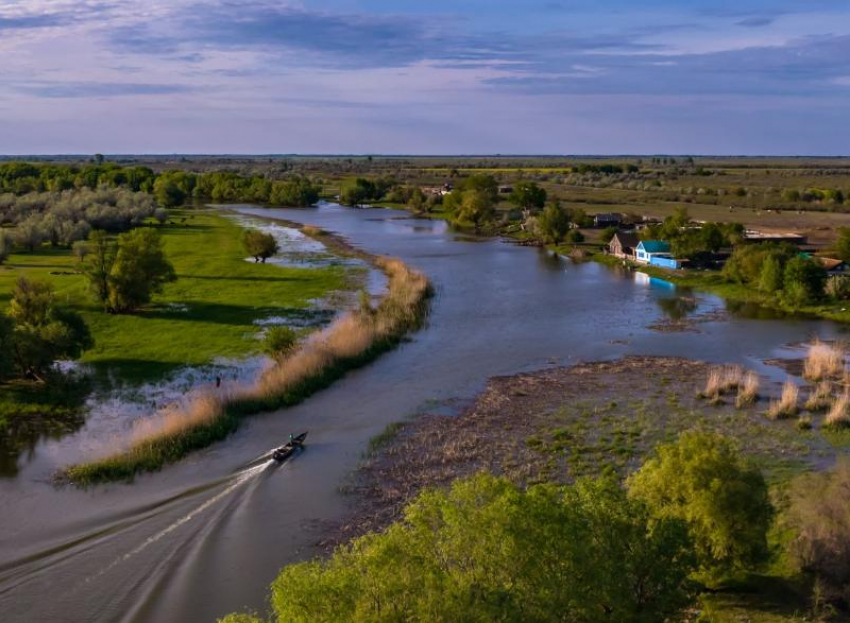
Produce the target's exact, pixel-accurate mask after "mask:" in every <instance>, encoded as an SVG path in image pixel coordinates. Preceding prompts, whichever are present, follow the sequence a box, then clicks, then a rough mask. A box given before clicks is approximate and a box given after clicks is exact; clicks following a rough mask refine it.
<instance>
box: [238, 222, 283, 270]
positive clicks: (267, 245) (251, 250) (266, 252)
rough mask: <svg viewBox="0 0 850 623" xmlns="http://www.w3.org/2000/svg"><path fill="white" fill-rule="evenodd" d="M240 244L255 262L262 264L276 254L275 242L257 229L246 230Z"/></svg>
mask: <svg viewBox="0 0 850 623" xmlns="http://www.w3.org/2000/svg"><path fill="white" fill-rule="evenodd" d="M242 244H244V245H245V250H246V251H247V252H248V254H249V255H250V256H251V257H253V258H254V261H255V262H263V263H265V261H266V260H267V259H268V258H270V257H271V256H273V255H274V254H275V253H277V252H278V250H279V247H278V244H277V240H275V238H274V236H272V235H271V234H267V233H264V232H261V231H260V230H258V229H248V230H245V233H244V234H242Z"/></svg>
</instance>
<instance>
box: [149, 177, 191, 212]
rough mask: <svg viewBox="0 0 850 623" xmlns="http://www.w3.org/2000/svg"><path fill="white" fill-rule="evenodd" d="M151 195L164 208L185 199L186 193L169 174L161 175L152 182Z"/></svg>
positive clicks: (175, 205)
mask: <svg viewBox="0 0 850 623" xmlns="http://www.w3.org/2000/svg"><path fill="white" fill-rule="evenodd" d="M153 196H154V198H155V199H156V202H157V203H158V204H159V205H161V206H163V207H166V208H174V207H177V206H180V205H183V203H184V202H185V201H186V193H185V192H184V191H183V189H182V188H180V186H179V185H178V184H177V182H175V181H174V180H173V179H172V178H171V177H170V176H167V177H166V176H163V177H160V178H159V179H157V180H156V182H154V185H153Z"/></svg>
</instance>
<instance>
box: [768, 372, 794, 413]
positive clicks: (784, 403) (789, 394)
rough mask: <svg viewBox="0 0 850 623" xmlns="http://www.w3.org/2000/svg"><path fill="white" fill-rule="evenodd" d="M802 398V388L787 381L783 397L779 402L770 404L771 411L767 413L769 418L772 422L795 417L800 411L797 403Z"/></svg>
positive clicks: (783, 388) (775, 401)
mask: <svg viewBox="0 0 850 623" xmlns="http://www.w3.org/2000/svg"><path fill="white" fill-rule="evenodd" d="M799 397H800V388H799V387H797V385H795V384H794V382H793V381H791V380H788V381H785V384H784V385H783V386H782V395H781V396H780V397H779V400H774V401H773V402H771V403H770V409H768V411H767V417H769V418H770V419H771V420H783V419H786V418H790V417H794V416H795V415H797V412H798V411H799V409H798V407H797V402H798V400H799Z"/></svg>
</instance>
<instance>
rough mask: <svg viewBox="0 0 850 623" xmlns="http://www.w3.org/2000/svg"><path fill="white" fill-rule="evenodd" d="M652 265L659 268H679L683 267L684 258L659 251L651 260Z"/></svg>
mask: <svg viewBox="0 0 850 623" xmlns="http://www.w3.org/2000/svg"><path fill="white" fill-rule="evenodd" d="M649 265H650V266H658V267H659V268H669V269H670V270H679V269H680V268H681V267H682V260H677V259H676V258H674V257H673V256H672V255H670V254H669V253H666V254H661V253H657V254H655V255H653V256H652V257H651V258H650V260H649Z"/></svg>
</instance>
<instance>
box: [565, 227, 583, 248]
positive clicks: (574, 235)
mask: <svg viewBox="0 0 850 623" xmlns="http://www.w3.org/2000/svg"><path fill="white" fill-rule="evenodd" d="M567 242H569V243H571V244H581V243H582V242H584V234H583V233H581V231H580V230H578V229H571V230H570V231H568V232H567Z"/></svg>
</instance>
